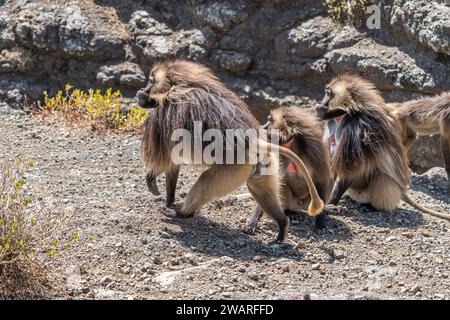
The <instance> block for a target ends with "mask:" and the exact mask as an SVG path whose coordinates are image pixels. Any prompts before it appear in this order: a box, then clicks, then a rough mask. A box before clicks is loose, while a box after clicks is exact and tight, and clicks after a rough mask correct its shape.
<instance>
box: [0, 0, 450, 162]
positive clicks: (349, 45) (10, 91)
mask: <svg viewBox="0 0 450 320" xmlns="http://www.w3.org/2000/svg"><path fill="white" fill-rule="evenodd" d="M369 2H370V3H369V4H376V5H378V7H379V8H380V12H381V26H380V29H379V30H370V29H367V28H366V27H365V26H363V27H360V28H355V27H353V26H351V25H344V24H341V23H338V22H336V21H334V20H333V19H331V18H330V17H328V15H327V8H326V5H325V2H324V1H316V0H305V1H292V0H277V1H269V0H258V1H249V0H232V1H214V0H199V1H168V0H163V1H156V0H154V1H153V0H145V1H142V0H140V1H137V0H135V1H133V0H127V1H119V0H77V1H75V0H73V1H72V0H55V1H50V0H0V100H3V101H5V102H7V103H8V104H10V105H12V106H13V107H18V108H20V107H22V106H23V105H24V103H27V102H28V103H30V102H31V101H33V100H36V99H39V98H40V97H41V96H42V91H44V90H47V91H48V92H50V94H52V93H54V92H56V90H58V89H60V88H62V87H63V86H64V85H65V84H66V83H71V84H73V85H75V86H77V87H80V88H88V87H95V88H98V87H100V88H106V87H113V88H114V89H120V90H121V91H122V92H123V94H124V95H125V96H127V97H130V98H131V97H133V96H134V93H135V92H136V90H137V89H138V88H139V87H141V86H142V85H143V84H144V83H145V78H146V77H145V75H146V74H147V72H148V71H149V69H150V67H151V65H152V64H153V63H154V62H155V61H159V60H162V59H167V58H175V57H184V58H189V59H192V60H196V61H200V62H202V63H206V64H208V65H210V66H211V67H212V68H213V69H214V70H215V71H216V72H217V73H218V75H219V77H221V79H222V80H224V81H225V82H226V83H227V84H228V85H229V86H230V87H231V88H233V90H235V91H236V92H237V93H238V94H240V95H241V96H242V97H244V98H245V99H247V101H248V102H249V103H250V104H251V106H252V108H254V110H255V112H256V113H257V114H258V115H261V117H263V116H264V114H265V113H266V111H267V108H269V107H273V106H276V105H281V104H297V105H302V106H305V107H309V106H311V105H312V104H313V103H315V101H316V100H317V99H319V98H320V97H321V94H322V89H323V86H324V84H325V83H326V82H327V81H329V80H330V79H331V78H332V77H333V76H335V75H337V74H339V73H342V72H351V73H357V74H359V75H361V76H363V77H365V78H367V79H368V80H371V81H373V82H374V83H375V84H376V85H377V87H378V88H379V89H380V90H381V91H382V93H383V95H384V97H385V98H386V100H387V101H402V100H407V99H413V98H416V97H417V96H420V95H427V94H436V93H439V92H441V91H444V90H449V89H450V42H449V41H450V7H448V6H446V5H445V1H438V0H435V1H429V0H379V1H369ZM421 140H423V141H425V142H420V143H418V144H417V146H415V147H413V149H412V152H413V157H412V159H413V163H414V165H416V166H417V167H424V168H426V167H429V166H432V165H439V164H442V162H440V160H439V159H440V157H437V159H438V160H437V161H436V158H435V159H432V160H433V161H430V159H426V157H428V156H429V155H430V154H438V153H439V145H438V143H436V139H431V140H430V139H421ZM421 150H422V151H421ZM423 150H426V151H425V152H424V151H423ZM428 158H429V157H428Z"/></svg>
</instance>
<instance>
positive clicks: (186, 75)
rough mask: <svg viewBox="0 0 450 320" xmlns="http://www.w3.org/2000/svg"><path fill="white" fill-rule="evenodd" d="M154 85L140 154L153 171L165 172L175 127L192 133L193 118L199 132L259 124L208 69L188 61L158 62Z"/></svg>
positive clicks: (251, 126)
mask: <svg viewBox="0 0 450 320" xmlns="http://www.w3.org/2000/svg"><path fill="white" fill-rule="evenodd" d="M154 74H155V80H156V84H155V87H154V89H153V90H152V91H150V99H154V100H155V101H156V102H157V106H156V109H155V110H154V111H153V112H152V113H151V115H150V116H149V118H148V119H147V121H146V122H145V124H144V126H145V129H144V136H143V140H142V145H141V148H142V154H143V160H144V163H145V165H146V166H147V167H148V168H149V169H150V170H154V171H165V170H166V168H168V167H170V166H171V165H172V161H171V159H170V154H171V150H172V148H173V146H174V142H172V141H171V136H172V133H173V131H174V130H176V129H181V128H183V129H186V130H188V131H190V132H191V136H193V134H194V121H201V123H202V134H203V133H204V132H205V131H206V130H208V129H218V130H220V131H221V132H222V134H223V135H224V137H225V130H226V129H243V130H244V131H245V130H247V129H249V128H258V126H259V123H258V121H257V120H256V119H255V117H254V116H253V115H252V114H251V112H250V111H249V109H248V107H247V105H246V104H245V103H244V101H242V100H241V99H240V98H239V97H237V96H236V95H235V94H234V93H233V92H231V91H230V90H229V89H228V88H227V87H225V85H223V84H222V83H221V82H220V81H219V80H218V79H217V77H216V76H214V74H213V73H212V72H211V70H210V69H208V68H206V67H204V66H201V65H199V64H196V63H193V62H188V61H174V62H166V63H163V64H159V65H157V66H156V67H155V68H154Z"/></svg>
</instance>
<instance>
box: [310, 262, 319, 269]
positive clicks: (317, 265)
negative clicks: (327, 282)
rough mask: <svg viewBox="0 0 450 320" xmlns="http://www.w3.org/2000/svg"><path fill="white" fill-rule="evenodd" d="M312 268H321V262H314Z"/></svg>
mask: <svg viewBox="0 0 450 320" xmlns="http://www.w3.org/2000/svg"><path fill="white" fill-rule="evenodd" d="M311 269H312V270H319V269H320V264H319V263H314V264H313V265H312V266H311Z"/></svg>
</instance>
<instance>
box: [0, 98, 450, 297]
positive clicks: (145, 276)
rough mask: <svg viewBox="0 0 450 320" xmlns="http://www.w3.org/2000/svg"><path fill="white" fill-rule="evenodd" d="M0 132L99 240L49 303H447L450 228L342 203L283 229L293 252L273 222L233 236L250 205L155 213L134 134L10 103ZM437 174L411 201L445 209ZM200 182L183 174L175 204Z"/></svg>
mask: <svg viewBox="0 0 450 320" xmlns="http://www.w3.org/2000/svg"><path fill="white" fill-rule="evenodd" d="M0 133H1V134H0V150H1V153H0V160H3V159H5V158H11V157H13V156H16V155H23V156H24V157H25V158H27V159H33V160H35V161H36V168H35V169H34V170H33V171H32V172H31V173H30V174H29V175H28V176H27V184H28V189H29V191H30V192H31V194H32V195H33V196H34V197H35V198H36V199H38V200H46V199H53V200H54V201H55V202H56V203H58V210H60V211H61V212H72V214H73V218H72V219H71V221H70V224H71V228H73V229H79V230H81V231H82V232H84V233H86V234H89V235H92V236H93V237H94V238H95V242H94V245H93V250H92V251H91V252H90V253H78V254H76V255H75V256H73V257H71V258H69V259H66V260H64V261H60V262H59V263H58V265H57V266H56V269H55V271H54V273H56V274H58V275H59V276H60V277H56V278H55V279H57V280H55V279H54V280H53V282H54V286H55V292H53V293H49V296H48V297H49V298H68V297H71V298H76V299H85V298H87V299H94V298H95V299H108V298H118V299H131V298H134V299H159V298H164V299H165V298H168V299H179V298H180V299H183V298H184V299H187V298H223V299H228V298H237V299H241V298H242V299H262V298H270V299H272V298H283V299H303V298H308V297H311V298H313V299H327V298H333V299H349V298H357V299H372V298H387V299H391V298H401V299H411V298H419V299H449V298H450V279H449V277H450V271H449V270H450V253H449V249H448V244H449V241H450V224H449V222H447V221H444V220H440V219H436V218H434V217H430V216H428V215H426V214H422V213H419V212H417V211H415V210H412V208H410V207H408V206H407V205H406V204H402V205H401V209H399V210H397V211H396V212H395V213H393V214H382V213H377V212H368V211H366V210H365V209H363V208H361V207H359V206H358V205H356V204H354V203H353V202H351V201H350V200H348V199H345V200H344V201H342V203H341V205H342V207H343V210H342V212H341V213H340V214H333V215H331V216H330V217H329V219H328V227H327V229H326V233H325V234H323V235H318V234H316V233H315V232H313V231H312V230H313V221H312V220H311V219H310V218H307V217H299V218H298V222H296V223H294V224H293V225H292V226H291V229H290V233H289V239H290V240H292V241H293V242H300V247H299V248H298V249H294V247H293V245H292V244H290V243H288V244H285V245H281V246H280V245H275V246H269V245H268V244H267V243H268V242H269V241H271V240H273V239H274V238H275V235H276V226H275V224H274V223H272V222H271V221H269V220H267V219H263V221H261V222H262V223H261V224H260V226H259V229H258V230H257V233H256V235H254V236H248V235H246V234H244V233H243V232H242V231H240V229H241V227H242V226H243V225H244V223H245V221H246V219H247V218H248V216H249V215H250V213H251V211H252V205H253V203H252V202H251V201H249V200H242V199H236V198H233V197H229V198H227V199H225V200H219V201H215V202H213V203H210V204H208V205H206V206H205V207H204V208H202V209H201V211H200V212H199V213H198V214H197V215H196V216H195V217H194V218H192V219H189V220H171V219H169V218H166V217H165V216H164V215H163V214H161V211H162V207H163V198H162V197H155V196H152V195H150V194H149V192H148V191H147V189H146V185H145V180H144V175H145V172H144V170H143V168H142V166H141V164H140V159H139V138H138V137H135V136H107V135H99V134H96V133H93V132H92V131H89V130H85V129H75V128H71V129H68V128H63V127H62V126H61V125H58V126H57V125H56V124H51V123H48V122H45V123H44V122H43V121H41V120H39V119H33V118H31V117H30V116H28V115H25V114H24V113H22V112H21V111H13V110H12V109H10V108H8V107H6V106H3V107H0ZM444 173H445V172H444V170H443V169H442V168H433V169H431V170H429V171H428V172H427V173H425V174H423V175H420V176H419V175H415V176H414V181H413V186H412V190H411V191H410V194H411V196H412V198H414V199H415V200H416V201H417V202H419V203H422V204H423V205H426V206H427V207H430V208H433V209H436V210H440V211H442V212H450V200H449V197H448V194H447V193H446V177H445V174H444ZM197 176H198V172H193V171H190V170H184V171H183V173H182V174H181V178H180V183H179V190H178V192H177V195H178V201H181V200H182V198H183V197H184V196H185V195H186V192H187V190H188V189H189V186H191V185H192V183H193V182H194V181H195V179H196V177H197ZM159 186H160V188H161V190H162V188H163V182H162V180H160V181H159ZM245 191H246V190H245V188H244V187H242V188H241V190H240V192H245Z"/></svg>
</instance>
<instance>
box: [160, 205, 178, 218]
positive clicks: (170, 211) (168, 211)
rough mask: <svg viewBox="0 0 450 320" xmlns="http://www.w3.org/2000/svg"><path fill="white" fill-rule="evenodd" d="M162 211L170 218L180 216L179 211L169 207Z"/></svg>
mask: <svg viewBox="0 0 450 320" xmlns="http://www.w3.org/2000/svg"><path fill="white" fill-rule="evenodd" d="M161 211H162V214H163V215H165V216H166V217H169V218H176V217H177V216H178V213H177V211H176V210H175V209H172V208H169V207H164V208H163V209H162V210H161Z"/></svg>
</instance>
